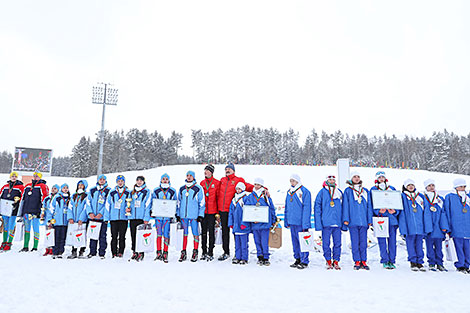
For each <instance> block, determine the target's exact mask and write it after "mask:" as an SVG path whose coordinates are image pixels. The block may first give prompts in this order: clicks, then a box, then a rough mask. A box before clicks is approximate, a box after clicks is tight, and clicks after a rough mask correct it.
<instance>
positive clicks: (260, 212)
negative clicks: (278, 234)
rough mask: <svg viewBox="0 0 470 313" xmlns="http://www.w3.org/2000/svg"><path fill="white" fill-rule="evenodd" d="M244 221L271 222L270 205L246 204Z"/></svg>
mask: <svg viewBox="0 0 470 313" xmlns="http://www.w3.org/2000/svg"><path fill="white" fill-rule="evenodd" d="M243 221H244V222H258V223H269V207H268V206H256V205H245V206H244V207H243Z"/></svg>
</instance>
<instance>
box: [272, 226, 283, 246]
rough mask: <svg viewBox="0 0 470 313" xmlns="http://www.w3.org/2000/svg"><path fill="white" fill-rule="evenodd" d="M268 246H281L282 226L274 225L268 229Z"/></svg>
mask: <svg viewBox="0 0 470 313" xmlns="http://www.w3.org/2000/svg"><path fill="white" fill-rule="evenodd" d="M269 247H270V248H274V249H279V248H280V247H282V228H281V227H276V228H274V229H271V230H270V231H269Z"/></svg>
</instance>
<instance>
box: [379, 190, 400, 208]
mask: <svg viewBox="0 0 470 313" xmlns="http://www.w3.org/2000/svg"><path fill="white" fill-rule="evenodd" d="M371 192H372V203H373V204H374V209H395V210H403V202H402V199H401V192H400V191H396V190H385V191H384V190H372V191H371Z"/></svg>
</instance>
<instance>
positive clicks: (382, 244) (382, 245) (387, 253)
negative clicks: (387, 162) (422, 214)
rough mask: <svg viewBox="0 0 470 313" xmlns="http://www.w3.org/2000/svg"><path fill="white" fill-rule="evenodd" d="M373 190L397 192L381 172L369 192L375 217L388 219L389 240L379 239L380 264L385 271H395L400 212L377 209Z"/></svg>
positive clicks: (376, 176)
mask: <svg viewBox="0 0 470 313" xmlns="http://www.w3.org/2000/svg"><path fill="white" fill-rule="evenodd" d="M373 190H382V191H386V190H396V189H395V188H394V187H393V186H390V185H389V184H388V179H387V178H386V177H385V172H384V171H379V172H377V173H376V174H375V185H374V186H373V187H372V188H371V189H370V192H369V206H370V208H371V210H372V211H373V212H374V216H383V217H388V238H377V241H378V242H379V250H380V263H382V265H383V267H384V268H385V269H389V270H393V269H395V268H396V266H395V261H396V257H397V229H398V215H399V214H400V212H399V211H397V210H395V209H375V210H374V202H373V199H372V191H373Z"/></svg>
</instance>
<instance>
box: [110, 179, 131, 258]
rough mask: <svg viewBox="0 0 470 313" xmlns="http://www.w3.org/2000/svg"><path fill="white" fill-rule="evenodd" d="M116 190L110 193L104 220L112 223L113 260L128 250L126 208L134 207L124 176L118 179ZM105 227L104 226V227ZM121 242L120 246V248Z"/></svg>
mask: <svg viewBox="0 0 470 313" xmlns="http://www.w3.org/2000/svg"><path fill="white" fill-rule="evenodd" d="M116 184H117V186H116V188H114V189H113V190H111V191H110V192H109V195H108V198H107V201H106V210H105V212H104V220H105V221H110V223H111V253H112V254H113V258H116V257H117V258H122V256H123V255H124V249H125V248H126V232H127V224H128V222H127V216H126V208H127V207H129V206H131V205H132V201H133V199H132V196H131V191H130V190H129V189H128V188H127V187H126V185H125V184H126V179H125V178H124V176H123V175H118V176H117V177H116ZM103 226H104V225H103ZM118 241H119V246H118Z"/></svg>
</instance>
